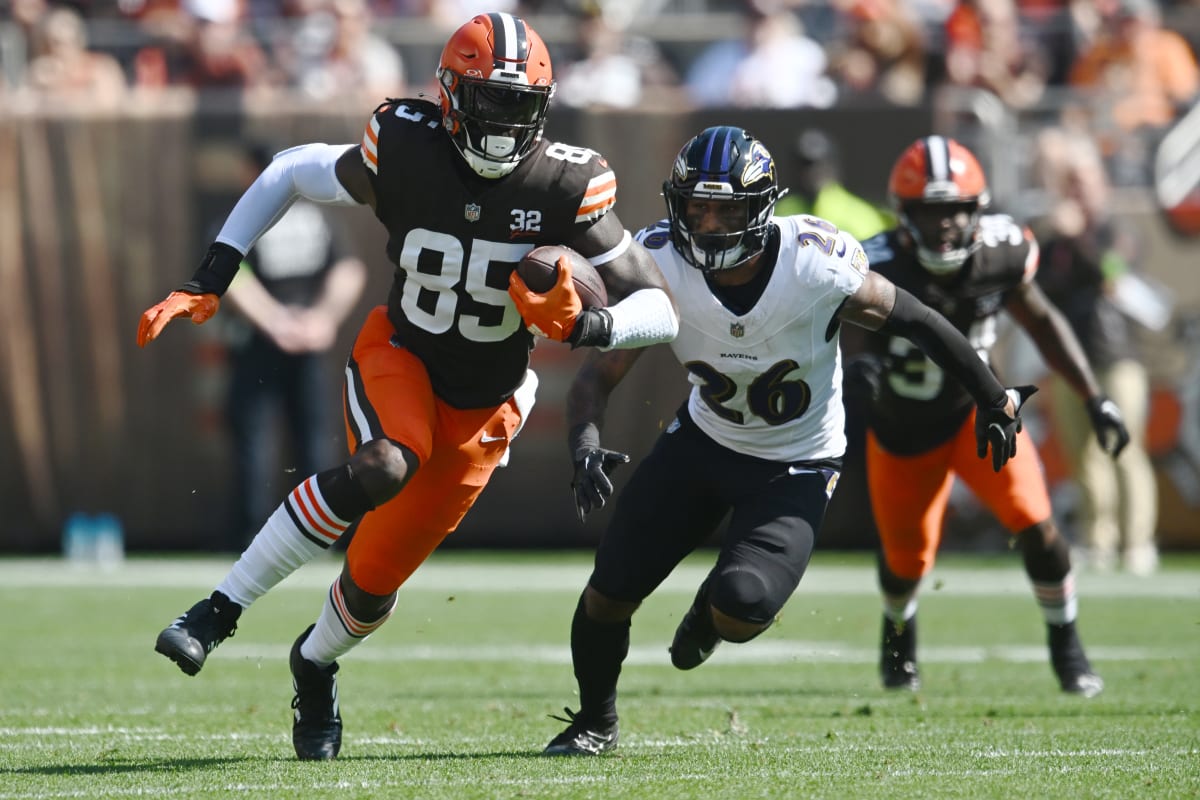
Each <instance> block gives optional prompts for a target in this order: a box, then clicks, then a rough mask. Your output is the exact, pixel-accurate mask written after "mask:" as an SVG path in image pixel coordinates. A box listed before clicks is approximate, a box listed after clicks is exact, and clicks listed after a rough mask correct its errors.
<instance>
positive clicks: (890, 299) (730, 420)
mask: <svg viewBox="0 0 1200 800" xmlns="http://www.w3.org/2000/svg"><path fill="white" fill-rule="evenodd" d="M663 194H664V196H665V197H666V202H667V219H665V220H663V221H661V222H659V223H657V224H656V225H653V226H650V227H648V228H646V229H644V230H642V231H641V232H640V233H639V234H638V240H639V241H640V242H641V243H642V244H643V245H644V246H645V247H646V248H647V249H648V250H649V251H650V252H651V253H652V254H653V255H654V258H655V260H656V261H657V262H658V265H659V268H660V269H661V270H662V272H663V274H664V275H665V276H666V278H667V282H668V283H669V284H670V288H671V290H672V293H673V294H674V296H675V299H676V302H677V303H678V306H679V317H680V324H679V334H678V336H677V337H676V338H675V339H674V340H673V341H672V343H671V348H672V350H673V351H674V353H675V355H676V357H677V358H678V359H679V361H680V363H681V364H683V365H684V366H685V367H686V368H687V370H688V372H689V379H690V381H691V384H692V387H691V392H690V394H689V395H688V399H687V402H686V403H684V404H683V406H681V407H680V409H679V411H678V414H677V416H676V418H675V420H674V421H673V422H672V423H671V424H670V425H669V426H668V427H667V429H666V431H665V432H664V433H663V434H662V435H661V436H660V437H659V439H658V441H657V442H656V444H655V446H654V448H653V451H652V452H651V453H650V454H649V455H648V456H647V457H646V459H645V460H644V461H643V462H642V463H641V465H639V467H638V469H637V471H636V473H635V474H634V475H633V476H632V477H631V478H630V481H629V483H628V484H627V486H626V487H625V489H624V491H623V492H622V494H621V496H620V498H619V499H618V501H617V504H616V509H615V511H614V514H613V517H612V520H611V522H610V524H609V527H608V529H607V531H606V532H605V534H604V536H603V538H602V540H601V542H600V545H599V548H598V550H597V553H596V561H595V568H594V570H593V572H592V575H591V577H590V578H589V580H588V584H587V586H586V587H585V589H584V591H583V595H582V596H581V598H580V600H579V605H578V607H577V608H576V611H575V616H574V619H573V621H572V625H571V652H572V659H573V663H574V669H575V677H576V679H577V681H578V683H579V702H580V706H581V707H580V710H579V711H578V712H572V711H570V710H569V709H568V710H567V715H568V718H566V719H564V720H563V721H564V722H567V723H568V726H567V728H566V729H565V730H564V731H563V732H562V733H560V734H559V735H558V736H556V737H555V738H554V739H553V740H552V741H551V742H550V744H549V745H548V746H547V747H546V749H545V753H546V754H547V755H598V754H600V753H603V752H605V751H606V750H610V749H612V748H613V747H614V746H615V745H616V743H617V736H618V728H617V708H616V696H617V677H618V675H619V674H620V671H621V662H622V661H623V660H624V657H625V654H626V653H627V652H628V650H629V629H630V618H631V617H632V616H633V613H634V611H635V610H636V609H637V607H638V605H639V604H640V603H641V601H642V600H643V599H645V598H646V597H647V596H648V595H649V594H650V593H651V592H652V591H653V590H654V589H655V587H657V586H658V585H659V584H660V583H661V582H662V581H663V580H664V579H665V578H666V577H667V575H669V574H670V572H671V571H672V570H673V569H674V568H675V566H676V565H677V564H678V563H679V562H680V561H681V560H682V559H683V558H684V557H685V556H686V555H688V554H689V553H690V552H691V551H692V550H694V549H695V548H696V547H698V546H699V545H701V544H703V543H704V542H705V541H707V540H708V538H709V537H710V535H712V533H713V532H714V531H715V530H716V528H717V526H718V525H719V524H720V522H721V520H722V519H723V518H725V516H726V515H727V514H729V513H730V512H732V513H731V516H730V522H729V526H728V528H727V529H726V531H725V532H724V535H723V537H722V539H721V548H720V552H719V554H718V556H717V559H716V564H715V565H714V567H713V569H712V571H711V572H710V573H709V575H708V577H707V578H706V579H705V580H704V582H703V583H702V585H701V586H700V589H699V591H698V592H697V594H696V598H695V601H694V602H693V604H692V606H691V608H690V609H689V610H688V611H687V613H686V614H685V616H684V618H683V620H682V622H681V623H680V624H679V628H678V630H677V631H676V632H675V637H674V641H673V642H672V644H671V663H673V664H674V665H675V666H676V667H678V668H679V669H685V670H686V669H692V668H694V667H697V666H699V665H700V664H701V663H703V662H704V661H705V660H706V659H707V658H708V657H709V656H710V655H711V654H712V652H713V650H714V649H715V648H716V647H717V645H718V644H719V643H720V642H721V641H722V640H725V641H730V642H745V641H748V640H750V639H753V638H754V637H755V636H757V635H758V634H760V633H762V632H763V631H764V630H766V629H767V627H769V626H770V624H771V623H772V622H773V621H774V619H775V616H776V615H777V614H778V613H779V611H780V609H781V608H783V605H784V603H785V602H786V601H787V599H788V598H789V597H790V596H791V594H792V592H793V591H794V590H795V588H796V586H797V585H798V584H799V582H800V578H801V576H802V575H803V574H804V570H805V568H806V567H807V566H808V561H809V557H810V556H811V555H812V550H813V543H814V540H815V537H816V532H817V530H818V528H819V527H820V525H821V519H822V517H823V515H824V512H825V506H826V504H827V502H828V500H829V496H830V494H831V493H832V492H833V488H834V485H835V484H836V482H837V478H838V474H839V471H840V468H841V457H842V453H843V451H844V450H845V446H846V442H845V434H844V432H843V424H844V411H843V407H842V389H841V386H842V375H841V373H842V367H841V358H840V355H839V352H838V329H839V324H840V322H842V321H846V322H852V323H854V324H856V325H860V326H862V327H864V328H867V329H869V330H880V329H885V330H889V331H893V332H895V333H896V334H898V335H902V336H904V337H906V338H908V339H910V340H912V341H914V342H916V343H917V344H919V345H920V347H921V348H922V349H923V350H924V351H925V352H926V353H927V354H928V355H929V356H930V358H932V359H933V360H934V361H935V362H936V363H938V364H939V365H941V366H942V367H943V368H944V369H946V370H947V371H949V372H950V373H952V374H954V375H955V376H958V377H959V378H960V379H961V380H962V381H963V383H964V385H966V386H967V387H969V388H968V391H969V392H970V393H971V395H972V397H973V398H974V399H975V401H976V402H977V403H978V407H979V415H978V416H979V420H980V422H979V426H978V429H977V431H976V439H977V444H978V453H979V456H980V457H981V458H982V457H985V456H986V455H987V452H988V450H989V448H990V449H991V451H992V465H993V468H994V469H996V470H999V469H1001V468H1002V467H1003V465H1004V464H1005V462H1007V460H1008V459H1009V458H1010V457H1011V456H1012V455H1013V447H1014V442H1015V437H1016V433H1017V431H1018V430H1019V428H1020V420H1019V417H1018V416H1017V413H1018V411H1019V408H1020V403H1021V399H1022V394H1021V392H1019V391H1017V390H1006V389H1005V388H1004V387H1003V386H1002V385H1001V384H1000V383H999V382H997V380H996V378H995V376H993V375H992V373H991V371H990V370H988V369H987V367H986V366H985V365H984V364H983V362H982V361H980V359H979V358H978V356H977V355H976V354H975V351H974V349H973V348H972V347H971V345H970V344H969V343H968V341H967V339H966V338H965V337H964V336H963V335H962V334H961V333H959V332H958V331H957V330H956V329H955V328H954V327H953V326H952V325H950V324H949V323H948V322H947V321H946V319H945V318H944V317H942V316H941V315H940V314H938V313H937V312H935V311H933V310H932V309H930V308H929V307H928V306H926V305H924V304H923V303H921V302H919V301H918V300H916V299H915V298H914V297H913V296H912V295H911V294H909V293H908V292H905V291H903V290H900V289H897V288H896V287H895V286H894V285H893V284H892V283H890V282H889V281H888V280H887V279H885V278H883V277H882V276H879V275H877V274H875V273H872V272H871V271H870V269H869V265H868V262H867V257H866V255H865V253H864V251H863V249H862V247H861V246H860V245H859V243H858V242H857V241H856V240H855V239H854V238H853V237H852V236H849V235H848V234H846V233H844V232H841V231H839V230H838V229H837V228H836V227H835V226H833V225H832V224H830V223H829V222H827V221H825V220H822V219H818V218H815V217H810V216H794V217H775V216H773V215H772V211H773V209H774V206H775V201H776V200H778V199H779V197H780V196H781V195H782V192H781V190H780V188H779V185H778V182H777V179H776V166H775V162H774V160H773V159H772V158H771V154H770V153H769V152H768V151H767V148H766V147H764V146H763V144H762V142H760V141H758V140H756V139H755V138H754V137H753V136H751V135H750V134H749V133H747V132H746V131H744V130H742V129H740V128H735V127H728V126H722V127H714V128H708V129H707V130H705V131H703V132H702V133H700V134H699V135H698V136H696V137H694V138H693V139H691V140H690V141H689V142H688V143H687V144H686V145H684V147H683V149H682V150H681V151H680V152H679V156H678V157H677V158H676V160H675V163H674V166H673V167H672V170H671V175H670V178H669V179H668V180H667V181H666V182H665V183H664V184H663ZM643 349H644V348H641V349H629V350H622V351H615V350H614V351H611V352H607V353H603V354H599V353H593V354H591V355H589V357H588V359H587V361H586V362H585V363H584V365H583V367H582V368H581V369H580V371H579V374H578V375H577V376H576V377H575V380H574V382H573V384H572V386H571V389H570V392H569V394H568V398H567V415H568V420H569V423H570V433H569V440H568V446H569V448H570V452H571V453H572V455H573V457H574V461H575V476H574V482H573V487H574V491H575V501H576V505H577V508H578V511H579V515H580V518H581V519H582V518H583V517H584V516H585V515H586V514H587V513H588V512H589V511H591V510H592V509H593V508H597V507H600V506H603V505H604V504H605V502H606V500H607V499H608V498H609V497H610V496H611V494H612V491H613V486H612V482H611V481H610V479H609V473H610V472H611V471H612V469H613V468H614V467H615V466H616V465H617V464H620V463H623V462H626V461H628V460H629V457H628V456H627V455H625V454H623V453H617V452H614V451H611V450H607V449H605V448H603V447H602V446H601V444H600V434H599V429H600V425H601V424H602V421H603V417H604V411H605V408H606V406H607V404H608V398H609V396H610V394H611V393H612V391H613V389H614V388H615V387H616V385H617V384H618V383H619V382H620V381H621V379H622V378H623V377H624V376H625V374H626V373H627V372H628V371H629V369H630V367H632V365H633V363H634V362H635V361H636V359H637V357H638V355H639V354H640V353H641V352H642V350H643Z"/></svg>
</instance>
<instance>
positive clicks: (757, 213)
mask: <svg viewBox="0 0 1200 800" xmlns="http://www.w3.org/2000/svg"><path fill="white" fill-rule="evenodd" d="M786 193H787V190H786V189H784V190H781V189H780V188H779V184H778V182H777V181H776V177H775V160H774V159H773V158H771V153H770V151H768V150H767V148H766V146H765V145H763V143H762V142H760V141H759V140H757V139H755V138H754V137H753V136H751V135H750V134H749V133H748V132H747V131H745V130H743V129H741V128H734V127H730V126H727V125H722V126H719V127H714V128H707V129H705V130H703V131H701V132H700V133H699V134H698V135H697V136H695V137H693V138H692V139H691V140H690V141H689V142H688V143H687V144H685V145H684V146H683V149H682V150H680V151H679V155H678V156H677V157H676V158H675V163H674V165H673V166H672V168H671V177H670V178H669V179H668V180H666V181H664V182H663V197H664V198H665V199H666V201H667V219H668V221H669V223H670V229H671V242H672V244H674V245H675V249H676V251H678V253H679V255H680V256H681V257H682V258H683V259H684V261H686V262H687V263H689V264H691V265H692V266H693V267H696V268H697V269H700V270H703V271H704V272H715V271H718V270H723V269H733V268H734V267H738V266H741V265H742V264H745V263H746V262H747V261H749V260H750V259H752V258H754V257H755V256H756V255H758V254H759V253H761V252H762V251H763V248H764V247H766V241H767V233H768V231H769V230H770V225H771V213H772V211H773V210H774V208H775V202H776V201H777V200H778V199H779V198H781V197H783V195H784V194H786ZM694 199H695V200H706V201H717V202H721V203H731V204H738V205H739V206H740V208H741V213H740V214H738V216H739V217H740V220H741V221H740V222H739V223H738V224H736V225H733V226H732V227H730V228H729V229H728V230H723V231H720V232H715V233H713V232H706V233H698V232H696V231H692V230H690V229H689V227H688V204H689V202H690V201H692V200H694Z"/></svg>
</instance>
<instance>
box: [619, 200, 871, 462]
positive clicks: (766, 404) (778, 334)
mask: <svg viewBox="0 0 1200 800" xmlns="http://www.w3.org/2000/svg"><path fill="white" fill-rule="evenodd" d="M772 221H773V222H774V223H775V225H777V226H778V227H779V231H780V244H779V258H778V261H777V262H776V265H775V271H774V273H773V274H772V275H771V278H770V281H769V282H768V284H767V286H766V289H765V290H764V291H763V294H762V297H760V298H759V299H758V302H757V303H756V304H755V305H754V307H753V308H752V309H750V310H749V311H748V312H746V313H745V314H742V315H740V316H739V315H737V314H734V313H733V312H732V311H730V310H729V309H727V308H726V307H725V306H724V305H722V304H721V301H720V300H718V299H717V297H716V296H715V295H713V293H712V290H710V289H709V288H708V285H707V283H706V282H705V280H704V274H703V273H702V272H701V271H700V270H698V269H696V268H695V267H693V266H691V265H690V264H688V263H687V262H686V261H684V260H683V258H681V257H680V255H679V254H678V252H676V250H675V248H674V247H673V246H672V245H671V237H670V231H669V228H668V227H667V222H666V221H665V220H664V221H662V222H659V223H658V224H657V225H655V226H653V227H649V228H645V229H644V230H642V231H641V232H639V233H638V241H640V242H641V243H642V244H643V245H645V246H646V248H647V249H648V250H649V251H650V252H651V253H652V254H653V255H654V260H655V261H657V262H658V266H659V268H660V269H661V270H662V272H663V275H665V276H666V279H667V282H668V283H669V284H670V285H671V290H672V292H673V293H674V295H675V300H676V302H677V303H678V304H679V335H678V336H677V337H676V338H675V340H674V341H673V342H672V343H671V349H672V350H674V352H675V357H676V358H678V359H679V363H681V364H682V365H683V366H684V367H686V368H687V370H688V378H689V380H690V381H691V383H692V392H691V395H690V397H689V398H688V411H689V413H690V414H691V416H692V419H693V420H694V421H695V422H696V424H697V425H698V426H699V427H700V429H701V430H703V431H704V432H705V433H706V434H708V435H709V436H710V437H712V438H713V439H714V440H715V441H717V442H718V443H720V444H722V445H724V446H725V447H728V448H729V449H731V450H735V451H737V452H740V453H746V454H748V455H752V456H756V457H758V458H764V459H768V460H771V461H780V462H793V461H806V460H816V459H824V458H840V457H841V456H842V455H843V453H844V452H845V450H846V436H845V432H844V430H843V428H844V426H845V409H844V408H843V407H842V364H841V355H840V353H839V351H838V337H837V336H836V335H834V336H833V337H832V338H831V339H828V340H827V339H826V332H827V331H828V329H829V326H830V323H831V321H832V320H833V316H834V314H835V313H836V311H837V309H838V307H839V306H840V305H841V304H842V302H843V301H844V300H845V299H846V298H847V297H848V296H850V295H852V294H854V293H855V292H856V291H858V288H859V287H860V286H862V283H863V281H864V280H865V279H866V275H867V269H868V263H867V257H866V254H865V253H864V252H863V249H862V246H861V245H860V244H859V243H858V241H857V240H856V239H855V238H854V237H852V236H850V235H849V234H847V233H844V232H840V231H838V230H837V228H835V227H834V226H833V225H832V224H831V223H828V222H826V221H824V220H820V219H816V218H813V217H809V216H794V217H775V218H773V220H772Z"/></svg>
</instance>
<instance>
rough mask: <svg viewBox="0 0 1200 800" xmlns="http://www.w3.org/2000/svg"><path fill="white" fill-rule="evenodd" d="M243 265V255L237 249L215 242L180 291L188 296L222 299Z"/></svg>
mask: <svg viewBox="0 0 1200 800" xmlns="http://www.w3.org/2000/svg"><path fill="white" fill-rule="evenodd" d="M241 265H242V254H241V253H239V252H238V251H237V248H234V247H230V246H229V245H227V244H223V243H221V242H213V244H212V245H211V246H210V247H209V248H208V252H207V253H205V254H204V260H203V261H201V262H200V266H199V267H197V268H196V272H195V274H193V275H192V279H191V280H190V281H188V282H187V283H185V284H184V285H183V286H180V287H179V291H181V292H187V293H188V294H215V295H216V296H217V297H220V296H221V295H223V294H225V290H226V289H228V288H229V284H231V283H233V277H234V276H235V275H237V271H238V267H240V266H241Z"/></svg>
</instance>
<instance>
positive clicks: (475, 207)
mask: <svg viewBox="0 0 1200 800" xmlns="http://www.w3.org/2000/svg"><path fill="white" fill-rule="evenodd" d="M481 211H483V209H482V208H480V207H479V204H478V203H467V207H466V208H464V209H463V217H464V218H465V219H466V220H467V222H479V214H480V212H481Z"/></svg>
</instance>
